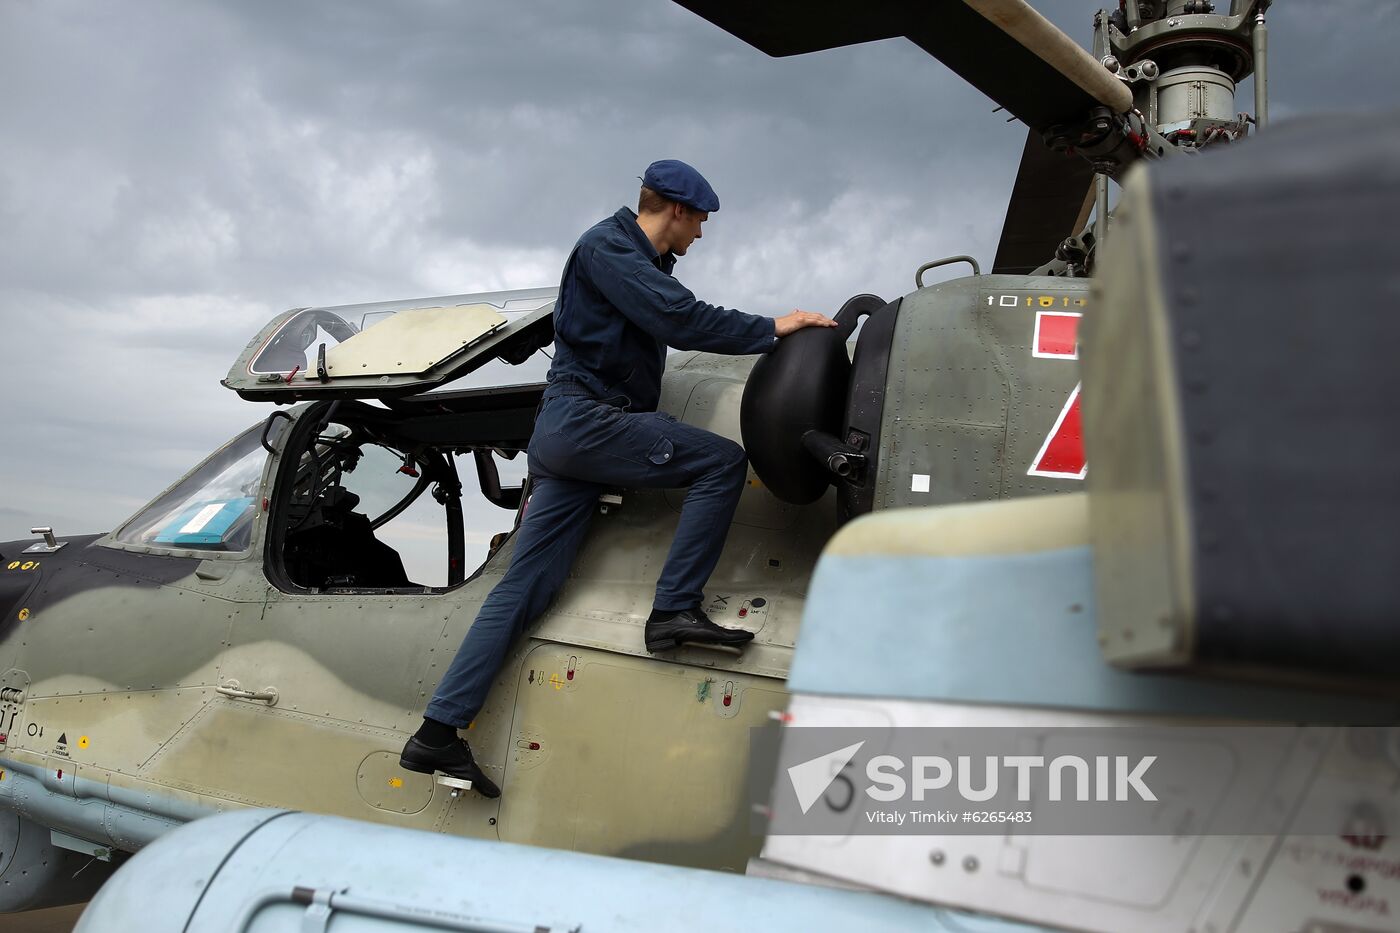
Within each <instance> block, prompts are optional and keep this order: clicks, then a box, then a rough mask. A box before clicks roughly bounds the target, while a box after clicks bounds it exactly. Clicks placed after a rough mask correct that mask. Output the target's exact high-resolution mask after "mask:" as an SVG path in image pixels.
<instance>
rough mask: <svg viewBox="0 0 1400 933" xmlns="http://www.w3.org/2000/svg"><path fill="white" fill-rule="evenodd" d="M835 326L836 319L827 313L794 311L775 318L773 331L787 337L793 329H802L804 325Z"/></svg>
mask: <svg viewBox="0 0 1400 933" xmlns="http://www.w3.org/2000/svg"><path fill="white" fill-rule="evenodd" d="M835 326H836V322H835V321H833V320H832V319H831V318H829V317H827V316H826V315H825V314H818V313H817V312H815V311H794V312H792V313H791V314H784V315H783V316H782V317H780V318H775V319H774V320H773V332H774V333H776V334H777V335H778V336H779V337H786V336H787V335H788V334H790V333H792V332H793V331H798V330H801V329H802V328H804V327H835Z"/></svg>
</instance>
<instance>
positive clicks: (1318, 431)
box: [1086, 115, 1400, 689]
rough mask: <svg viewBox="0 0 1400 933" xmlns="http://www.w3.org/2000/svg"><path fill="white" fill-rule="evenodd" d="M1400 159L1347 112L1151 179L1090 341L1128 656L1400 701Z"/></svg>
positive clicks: (1392, 129) (1108, 522)
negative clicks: (1126, 374)
mask: <svg viewBox="0 0 1400 933" xmlns="http://www.w3.org/2000/svg"><path fill="white" fill-rule="evenodd" d="M1397 164H1400V118H1397V116H1395V115H1387V116H1381V117H1371V118H1368V119H1366V120H1357V119H1355V118H1352V117H1328V118H1317V119H1310V120H1300V121H1296V122H1294V123H1292V124H1287V125H1282V124H1281V125H1277V126H1275V127H1272V128H1271V129H1270V130H1269V131H1268V132H1267V133H1263V134H1261V135H1260V136H1259V138H1258V139H1257V140H1252V141H1250V142H1249V143H1247V144H1242V145H1239V146H1231V147H1226V148H1224V149H1220V150H1215V151H1212V152H1209V153H1206V154H1203V155H1202V156H1200V157H1199V158H1194V159H1183V160H1179V161H1176V162H1163V163H1161V164H1160V165H1154V166H1153V167H1152V168H1151V169H1150V170H1147V171H1146V172H1145V173H1143V174H1142V175H1141V176H1139V177H1138V178H1136V179H1130V181H1129V183H1128V186H1127V195H1126V196H1125V200H1124V205H1123V212H1122V213H1123V218H1124V221H1123V236H1122V237H1121V238H1120V237H1119V236H1118V234H1117V233H1115V236H1114V242H1111V243H1110V246H1109V247H1108V248H1109V251H1110V255H1111V256H1115V257H1118V259H1117V260H1115V261H1113V262H1109V263H1107V265H1108V267H1109V268H1110V269H1111V270H1113V271H1111V272H1108V273H1105V276H1104V279H1103V282H1102V288H1103V291H1104V293H1105V294H1106V295H1108V296H1111V297H1112V303H1111V304H1106V305H1105V307H1104V308H1103V309H1102V313H1103V324H1102V325H1101V327H1097V328H1093V330H1094V331H1096V333H1094V334H1091V339H1090V341H1089V343H1088V344H1086V357H1087V359H1086V371H1087V372H1088V373H1089V374H1090V382H1089V383H1088V385H1087V386H1086V402H1087V404H1089V405H1091V406H1092V407H1093V408H1095V409H1096V413H1095V414H1094V416H1093V417H1092V418H1091V419H1090V424H1091V429H1092V430H1094V431H1095V437H1094V438H1093V443H1094V445H1095V447H1096V449H1097V450H1103V451H1104V454H1103V456H1102V458H1101V459H1102V461H1103V466H1104V473H1103V475H1102V477H1101V480H1102V484H1095V488H1096V490H1102V491H1105V492H1110V493H1111V494H1112V499H1111V500H1110V499H1108V498H1105V499H1104V500H1103V501H1105V502H1106V503H1108V502H1110V501H1111V502H1112V503H1113V505H1112V507H1107V508H1105V509H1103V510H1101V511H1100V514H1099V515H1098V516H1097V517H1096V519H1095V525H1096V544H1099V545H1100V546H1101V547H1102V548H1103V552H1102V553H1103V560H1104V561H1105V563H1107V564H1111V565H1113V566H1114V568H1115V571H1116V574H1115V576H1111V577H1108V578H1106V580H1105V581H1104V584H1105V585H1104V586H1101V589H1100V592H1101V594H1102V595H1103V598H1104V599H1105V602H1106V604H1109V605H1111V606H1112V610H1113V616H1112V621H1113V622H1114V623H1115V628H1116V629H1117V630H1118V632H1120V633H1126V634H1127V635H1129V636H1132V637H1131V639H1127V638H1121V637H1120V638H1117V639H1113V640H1111V641H1110V649H1111V651H1112V657H1114V659H1115V661H1117V662H1119V663H1125V664H1132V665H1157V666H1160V665H1163V664H1175V665H1183V664H1191V665H1194V666H1202V667H1203V666H1207V665H1209V666H1210V667H1212V668H1213V669H1216V670H1230V671H1237V672H1238V671H1248V672H1250V673H1251V674H1253V675H1255V676H1257V675H1259V674H1260V673H1262V672H1268V676H1271V677H1274V678H1295V679H1296V678H1299V677H1305V678H1309V679H1317V678H1321V677H1327V678H1329V679H1330V680H1331V681H1332V682H1334V683H1336V684H1338V685H1340V686H1342V687H1343V688H1351V687H1353V686H1354V685H1355V684H1356V683H1357V682H1358V681H1369V683H1370V684H1371V686H1373V687H1381V688H1389V689H1393V688H1394V683H1395V676H1396V674H1397V673H1400V626H1397V625H1396V619H1397V617H1400V575H1397V574H1396V568H1397V567H1398V566H1400V536H1397V535H1396V533H1395V529H1396V526H1397V524H1400V483H1397V482H1396V475H1395V463H1396V460H1397V458H1400V435H1397V433H1396V431H1395V430H1394V425H1395V424H1396V417H1395V401H1396V399H1397V398H1400V369H1398V368H1397V367H1396V365H1395V347H1396V346H1397V344H1400V317H1398V316H1397V315H1396V314H1395V312H1394V308H1393V304H1394V296H1395V295H1396V294H1400V272H1397V267H1396V264H1395V262H1394V246H1393V242H1392V241H1393V236H1392V233H1391V228H1392V227H1393V225H1394V217H1395V215H1396V213H1397V211H1400V173H1397V172H1396V168H1395V167H1396V165H1397ZM1115 229H1116V228H1115ZM1203 230H1206V231H1209V235H1210V238H1209V240H1208V241H1203V239H1202V234H1201V231H1203ZM1119 270H1121V271H1119ZM1125 298H1126V299H1128V300H1124V299H1125ZM1090 352H1092V353H1093V356H1089V355H1088V354H1089V353H1090ZM1125 359H1132V360H1134V361H1136V366H1135V368H1134V370H1133V372H1132V373H1131V380H1132V391H1131V392H1126V393H1124V394H1123V398H1121V399H1115V398H1113V397H1111V396H1110V394H1109V393H1111V392H1112V391H1113V388H1114V385H1115V382H1118V383H1119V384H1120V385H1121V384H1122V383H1123V381H1124V380H1122V378H1121V377H1120V376H1119V375H1118V373H1119V370H1120V369H1121V367H1122V366H1123V365H1124V364H1123V361H1124V360H1125ZM1091 390H1092V392H1094V393H1095V394H1094V395H1092V396H1090V395H1089V394H1088V393H1089V392H1090V391H1091ZM1125 434H1135V435H1136V437H1135V438H1134V440H1135V443H1136V445H1137V448H1138V449H1140V450H1141V449H1146V450H1150V451H1152V452H1154V453H1156V454H1157V455H1156V456H1134V455H1133V454H1132V451H1130V450H1128V451H1123V452H1118V451H1116V450H1115V449H1114V447H1115V445H1116V444H1117V443H1118V439H1119V438H1120V437H1121V436H1123V435H1125ZM1095 456H1096V457H1097V456H1098V454H1097V453H1096V454H1095ZM1124 506H1126V507H1128V508H1130V509H1132V510H1133V513H1134V514H1133V517H1134V518H1135V519H1136V521H1137V523H1138V525H1139V526H1140V527H1141V528H1143V529H1147V530H1149V531H1150V532H1152V533H1150V534H1137V535H1134V534H1132V533H1131V532H1132V530H1133V529H1132V528H1131V527H1129V528H1127V529H1125V528H1124V526H1125V524H1127V523H1126V522H1125V519H1124V515H1125V509H1124ZM1125 543H1126V544H1127V545H1128V546H1127V547H1124V546H1123V545H1124V544H1125ZM1127 577H1132V578H1133V579H1134V581H1135V582H1138V583H1139V585H1137V586H1132V587H1129V586H1119V585H1117V584H1116V582H1115V581H1116V580H1121V579H1124V578H1127ZM1141 584H1146V585H1145V586H1144V585H1141ZM1144 590H1146V591H1147V592H1148V593H1149V594H1150V595H1151V597H1152V599H1151V603H1150V604H1147V603H1144V601H1143V600H1142V599H1141V598H1140V595H1141V593H1142V592H1143V591H1144ZM1106 634H1109V635H1110V636H1112V635H1113V632H1108V633H1106Z"/></svg>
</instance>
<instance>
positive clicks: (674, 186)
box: [642, 159, 719, 213]
mask: <svg viewBox="0 0 1400 933" xmlns="http://www.w3.org/2000/svg"><path fill="white" fill-rule="evenodd" d="M642 184H644V185H646V186H647V187H648V188H650V189H651V190H652V191H655V192H656V193H657V194H659V195H661V196H662V197H663V198H670V199H671V200H672V201H679V202H681V203H682V204H688V205H690V206H691V207H693V208H695V209H696V210H697V211H705V212H706V213H711V212H714V211H717V210H719V195H717V194H715V189H713V188H711V187H710V183H709V182H708V181H706V180H705V176H704V175H701V174H700V173H699V172H697V171H696V170H695V169H693V168H691V167H690V166H689V165H686V164H685V163H684V162H682V161H680V160H679V159H662V160H661V161H660V162H653V163H651V164H650V165H648V166H647V173H646V174H645V175H643V176H642Z"/></svg>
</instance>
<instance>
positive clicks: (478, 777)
mask: <svg viewBox="0 0 1400 933" xmlns="http://www.w3.org/2000/svg"><path fill="white" fill-rule="evenodd" d="M717 210H719V198H718V197H717V196H716V195H715V192H714V189H713V188H711V187H710V184H709V182H707V181H705V179H704V178H703V177H702V176H701V175H700V173H699V172H697V171H696V170H695V169H693V168H691V167H690V166H689V165H686V164H685V163H684V162H679V161H676V160H674V159H665V160H663V161H660V162H653V163H652V164H651V165H650V166H648V167H647V170H646V175H645V176H644V177H643V178H642V191H641V197H640V199H639V201H638V205H637V213H635V214H634V213H633V212H632V211H631V210H629V209H627V208H625V207H624V208H621V209H620V210H618V212H617V213H616V214H614V215H613V216H611V217H609V218H607V219H606V220H604V221H602V222H601V223H598V224H596V225H594V226H593V227H592V228H590V229H589V230H588V231H587V232H586V233H584V235H583V236H581V237H580V238H579V241H578V244H577V245H576V246H575V247H574V251H573V253H572V254H571V255H570V256H569V259H568V262H567V263H565V265H564V276H563V279H562V281H561V282H560V284H559V299H558V301H557V303H556V305H555V310H554V334H555V338H554V349H555V352H554V364H553V365H552V366H551V367H550V370H549V386H548V388H546V389H545V392H544V399H543V402H542V403H541V406H540V409H539V411H538V413H537V414H536V418H535V429H534V434H533V435H532V436H531V438H530V445H529V449H528V454H529V461H530V463H529V470H530V478H531V479H530V482H531V495H530V500H529V502H528V504H527V506H526V509H525V517H524V519H523V520H522V521H521V523H520V527H519V529H518V530H517V531H516V534H515V550H514V553H513V554H512V556H511V563H510V568H509V569H508V570H507V571H506V574H505V576H504V577H503V578H502V579H501V582H500V583H498V584H497V585H496V588H495V589H494V590H492V591H491V594H490V595H489V596H488V597H487V598H486V601H485V603H483V604H482V607H481V612H480V613H478V614H477V617H476V621H475V622H474V623H473V624H472V627H471V628H470V629H469V630H468V631H467V637H466V638H465V639H463V641H462V646H461V647H460V648H459V649H458V650H457V656H456V657H455V658H454V659H453V661H452V665H451V666H450V667H449V668H448V669H447V672H446V673H445V674H444V675H443V677H442V680H441V682H440V683H439V684H438V688H437V692H436V693H435V694H434V695H433V699H432V702H430V703H429V704H428V708H427V710H426V712H425V713H424V719H423V725H422V727H421V728H419V730H418V732H417V733H416V734H415V735H414V736H413V737H412V738H410V739H409V740H408V743H407V744H406V745H405V746H404V750H403V755H402V757H401V758H400V761H399V763H400V764H401V765H402V766H403V767H404V768H407V769H409V770H411V771H420V772H423V773H427V774H431V773H433V772H435V771H441V772H443V773H444V774H447V775H449V776H451V777H456V778H462V779H465V780H469V781H471V782H472V788H473V789H474V790H476V791H478V792H479V793H481V794H482V795H483V796H486V797H498V796H500V793H501V792H500V789H499V788H498V787H496V785H495V784H494V783H493V782H492V781H491V780H490V779H488V778H487V777H486V775H484V774H483V773H482V771H481V769H480V767H478V766H477V764H476V762H475V760H474V759H473V758H472V753H471V749H470V748H468V746H467V743H466V742H465V741H463V740H462V739H461V738H460V737H459V736H458V735H457V730H458V729H462V728H465V727H466V726H467V725H468V724H469V723H470V722H471V721H472V719H473V718H475V716H476V715H477V713H478V712H479V711H480V710H481V707H482V704H483V703H484V702H485V701H486V694H487V692H488V691H489V690H490V687H491V683H492V681H493V680H495V677H496V674H497V672H498V671H499V670H500V667H501V664H502V662H503V661H504V659H505V655H506V650H507V649H508V648H509V647H510V643H511V641H512V640H514V638H515V636H516V635H517V634H519V632H520V631H521V630H522V629H523V628H524V626H525V625H526V624H527V623H528V622H530V621H531V620H533V619H535V618H536V617H537V616H539V615H540V614H541V613H542V612H544V610H545V607H547V606H548V605H549V603H550V601H551V600H553V598H554V596H555V594H556V593H558V591H559V588H560V586H562V585H563V583H564V580H565V579H566V578H567V577H568V574H569V569H570V566H571V565H572V564H573V560H574V555H575V554H576V553H577V551H578V548H579V545H580V543H582V541H583V537H584V533H585V532H586V531H587V530H588V523H589V519H590V518H591V517H592V515H593V512H594V511H595V509H596V508H597V503H598V496H599V495H600V494H601V493H602V492H603V491H604V490H606V489H607V488H609V487H614V486H622V487H629V488H637V487H653V488H662V489H674V488H678V487H683V486H688V487H690V492H689V493H688V494H687V495H686V498H685V505H684V506H683V507H682V509H681V518H680V524H679V526H678V527H677V528H676V537H675V540H674V541H673V542H672V543H671V551H670V554H669V555H668V556H667V558H666V564H665V566H664V567H663V568H662V570H661V578H660V579H659V580H658V581H657V584H656V599H655V601H654V603H653V608H652V612H651V615H650V617H649V618H648V619H647V623H646V631H645V634H644V636H643V637H644V638H645V640H646V647H647V650H648V651H651V652H656V651H665V650H668V649H670V648H674V647H676V646H677V645H682V644H697V643H698V644H710V645H727V646H740V645H744V644H746V643H747V642H749V641H750V640H752V639H753V633H751V632H746V631H743V630H740V629H730V628H725V627H723V626H720V625H716V624H715V623H714V622H712V621H710V619H709V618H708V617H707V616H706V615H705V613H704V612H703V611H702V610H701V608H700V602H701V598H702V590H703V588H704V586H705V582H706V581H707V580H708V579H709V577H710V574H711V573H712V572H713V571H714V569H715V565H716V563H718V562H719V557H720V551H721V550H722V549H723V547H724V539H725V535H726V534H728V532H729V523H730V520H731V519H732V518H733V517H734V510H735V508H736V507H737V506H738V504H739V494H740V493H741V492H742V491H743V488H744V479H745V476H746V474H747V467H746V464H747V461H746V459H745V456H744V449H743V448H742V447H740V446H739V445H738V444H736V443H734V442H733V441H731V440H729V439H728V438H724V437H720V436H719V435H717V434H712V433H711V432H709V431H705V430H702V429H700V428H696V427H692V426H690V425H688V424H683V423H681V422H679V421H677V420H676V419H675V418H673V417H671V416H670V415H668V414H666V413H664V412H658V411H657V410H656V406H657V403H658V402H659V401H660V398H661V373H662V370H663V369H664V368H665V365H666V348H667V347H668V346H670V347H675V348H676V349H678V350H706V351H709V352H711V353H730V354H744V353H766V352H768V351H769V350H772V349H773V347H775V346H776V345H777V341H778V338H780V337H783V336H785V335H786V334H790V333H792V332H793V331H796V330H800V329H801V328H803V327H811V326H817V327H834V326H836V324H835V322H834V321H832V320H831V319H830V318H828V317H826V316H824V315H821V314H815V313H812V312H808V311H794V312H792V313H791V314H788V315H786V316H784V317H781V318H777V319H774V318H770V317H763V316H760V315H755V314H745V313H744V312H742V311H733V310H730V309H728V308H721V307H717V306H715V305H711V304H706V303H705V302H703V301H700V300H698V299H696V297H695V295H693V294H692V293H691V292H690V290H689V289H687V288H686V287H685V286H684V285H682V284H681V283H680V282H678V281H676V280H675V279H674V278H672V276H671V270H672V268H673V267H674V266H675V264H676V257H677V256H684V255H685V254H686V250H688V249H689V248H690V244H691V243H692V242H694V241H695V240H698V239H700V236H701V230H700V227H701V225H702V224H703V223H704V222H705V221H706V220H707V219H708V217H709V215H710V212H712V211H717Z"/></svg>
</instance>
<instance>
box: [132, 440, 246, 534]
mask: <svg viewBox="0 0 1400 933" xmlns="http://www.w3.org/2000/svg"><path fill="white" fill-rule="evenodd" d="M262 430H263V426H262V425H260V424H259V425H256V426H254V427H252V428H249V429H248V430H247V431H244V432H243V433H242V434H240V435H238V436H237V437H235V438H234V439H233V440H231V441H229V442H228V443H227V444H225V445H224V446H223V447H222V448H220V449H219V450H218V451H216V452H215V453H214V455H213V456H211V457H210V458H209V459H208V460H206V461H204V463H202V464H200V465H199V466H198V467H196V468H195V469H194V471H192V472H191V473H190V474H189V475H188V476H186V477H185V478H184V479H182V480H180V482H178V483H176V484H175V485H174V486H172V487H171V488H170V489H169V490H167V491H166V492H165V493H163V494H161V495H160V496H159V497H157V498H156V499H155V501H153V502H152V503H151V504H150V505H148V506H146V507H145V508H144V509H142V510H141V511H140V512H138V513H137V514H136V516H135V517H134V518H132V519H131V520H130V521H128V522H127V523H126V524H125V525H123V526H122V527H121V530H120V531H118V532H117V533H116V534H115V535H113V540H115V541H118V542H120V543H122V544H137V545H147V546H151V547H168V548H185V549H190V550H196V551H245V550H247V549H248V546H249V543H250V541H251V537H252V529H253V517H254V515H255V514H256V512H257V509H256V507H255V503H256V501H257V495H258V485H259V483H260V482H261V480H262V472H263V464H264V463H265V462H266V461H267V452H266V451H265V450H263V448H262V444H261V443H260V441H259V438H260V436H261V434H262Z"/></svg>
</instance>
